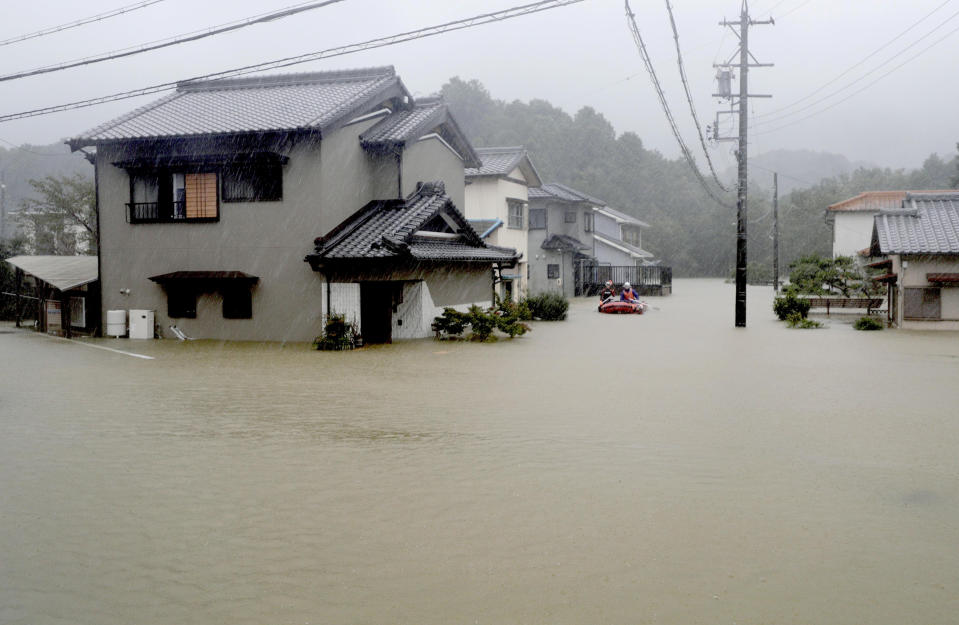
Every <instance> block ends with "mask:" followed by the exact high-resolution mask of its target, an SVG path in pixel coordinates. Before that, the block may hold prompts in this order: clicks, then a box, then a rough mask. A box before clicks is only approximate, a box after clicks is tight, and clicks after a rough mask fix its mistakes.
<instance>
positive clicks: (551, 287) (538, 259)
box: [528, 199, 596, 297]
mask: <svg viewBox="0 0 959 625" xmlns="http://www.w3.org/2000/svg"><path fill="white" fill-rule="evenodd" d="M530 207H531V208H545V209H546V229H545V230H530V231H529V235H528V249H529V254H530V257H529V293H530V294H531V295H536V294H537V293H544V292H547V291H556V292H561V293H563V294H565V295H566V296H567V297H573V295H574V292H575V286H576V285H575V283H574V280H573V255H572V254H571V253H568V252H567V253H565V254H563V253H559V252H556V251H553V250H544V249H543V248H542V245H543V241H545V240H546V239H547V238H549V237H550V236H551V235H553V234H565V235H568V236H571V237H575V238H576V239H578V240H579V241H581V242H582V243H584V244H586V245H588V246H590V247H589V248H588V249H585V250H582V252H583V253H584V254H587V255H590V256H591V255H593V254H594V249H595V246H596V243H595V242H594V241H593V235H592V233H591V232H585V230H584V224H585V222H584V219H583V215H584V214H585V213H592V212H593V210H592V208H590V207H588V206H585V205H582V204H568V203H564V202H551V201H547V200H540V199H534V200H532V201H530ZM567 207H571V208H573V209H575V211H576V223H566V218H565V216H566V209H567ZM549 264H559V266H560V278H559V279H558V280H555V279H554V280H551V279H549V278H547V275H548V273H547V272H548V268H547V265H549Z"/></svg>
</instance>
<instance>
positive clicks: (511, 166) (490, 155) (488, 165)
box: [466, 145, 543, 187]
mask: <svg viewBox="0 0 959 625" xmlns="http://www.w3.org/2000/svg"><path fill="white" fill-rule="evenodd" d="M476 153H477V154H478V155H479V157H480V159H481V160H482V161H483V164H482V166H481V167H470V168H467V169H466V177H467V178H477V177H480V176H508V175H510V174H511V173H512V172H513V170H515V169H516V168H517V167H519V168H520V170H521V171H522V172H523V176H524V177H525V178H526V183H527V185H528V186H530V187H538V186H540V185H541V184H543V182H542V180H540V177H539V172H538V171H536V167H535V166H534V165H533V161H532V160H530V158H529V153H527V152H526V148H524V147H523V146H521V145H517V146H512V147H505V148H476Z"/></svg>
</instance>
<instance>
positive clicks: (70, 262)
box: [7, 256, 99, 291]
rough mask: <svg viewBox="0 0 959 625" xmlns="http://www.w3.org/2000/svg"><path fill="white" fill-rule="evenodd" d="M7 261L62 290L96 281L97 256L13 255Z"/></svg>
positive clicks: (97, 274) (97, 275)
mask: <svg viewBox="0 0 959 625" xmlns="http://www.w3.org/2000/svg"><path fill="white" fill-rule="evenodd" d="M7 262H8V263H10V264H11V265H13V266H14V267H16V268H17V269H20V270H22V271H23V272H24V273H27V274H30V275H31V276H33V277H35V278H37V279H38V280H42V281H43V282H46V283H47V284H49V285H51V286H52V287H54V288H56V289H59V290H61V291H69V290H70V289H75V288H77V287H80V286H83V285H84V284H89V283H91V282H95V281H96V280H97V278H98V277H99V273H98V270H97V257H96V256H13V257H11V258H8V259H7Z"/></svg>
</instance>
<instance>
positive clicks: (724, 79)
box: [714, 0, 775, 328]
mask: <svg viewBox="0 0 959 625" xmlns="http://www.w3.org/2000/svg"><path fill="white" fill-rule="evenodd" d="M757 24H775V22H774V21H773V19H772V18H769V19H768V20H762V21H759V20H753V19H750V17H749V4H748V2H747V0H743V4H742V8H741V10H740V14H739V21H736V22H731V21H729V20H723V21H722V22H720V23H719V25H720V26H726V27H728V28H729V29H730V30H731V31H733V34H735V35H736V37H738V38H739V51H738V52H739V63H738V67H739V100H738V102H737V104H738V106H739V111H738V113H739V150H738V151H737V152H736V159H737V161H738V164H739V188H738V193H737V199H736V327H737V328H745V327H746V206H747V204H746V185H747V167H746V163H747V157H746V155H747V147H748V142H747V137H746V133H747V130H748V128H749V117H748V113H749V104H748V102H749V98H770V97H772V96H769V95H757V94H751V93H749V89H748V76H749V68H750V67H772V63H759V62H758V61H757V60H756V57H754V56H753V55H752V54H751V53H750V52H749V27H750V26H753V25H757ZM737 26H738V27H739V30H737V29H736V27H737ZM734 58H735V55H733V57H731V58H730V59H729V60H727V61H726V62H725V63H719V64H716V65H714V66H715V67H718V68H720V72H719V91H720V92H719V93H717V94H714V95H716V96H718V97H723V98H728V99H729V100H730V103H732V101H733V98H734V96H733V95H732V89H731V88H729V86H728V85H729V82H728V81H729V77H730V76H729V68H731V67H737V65H736V64H733V63H732V62H731V61H732V60H733V59H734ZM750 59H752V60H753V62H752V63H750ZM723 70H725V71H723ZM724 83H725V84H724ZM732 113H734V111H732V110H731V111H730V114H732ZM715 138H716V140H718V141H730V140H733V141H734V140H735V139H733V138H732V137H720V136H719V114H718V113H717V114H716V130H715Z"/></svg>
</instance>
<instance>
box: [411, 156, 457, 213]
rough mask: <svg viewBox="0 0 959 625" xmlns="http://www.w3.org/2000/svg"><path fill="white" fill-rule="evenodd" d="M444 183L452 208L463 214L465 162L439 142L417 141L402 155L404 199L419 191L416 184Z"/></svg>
mask: <svg viewBox="0 0 959 625" xmlns="http://www.w3.org/2000/svg"><path fill="white" fill-rule="evenodd" d="M435 180H442V181H443V183H444V184H445V185H446V193H447V195H449V196H450V199H451V200H453V204H455V205H456V208H457V209H459V211H460V212H463V207H464V206H465V196H466V173H465V171H464V170H463V160H462V159H461V158H460V157H459V156H458V155H457V154H456V153H455V152H453V151H452V150H451V149H450V148H449V147H447V146H446V144H445V143H443V142H442V141H441V140H439V139H438V138H429V139H423V140H421V141H417V142H415V143H412V144H410V145H409V146H407V148H406V150H404V152H403V196H404V197H405V196H408V195H409V194H410V193H412V192H413V191H415V190H416V183H417V182H433V181H435Z"/></svg>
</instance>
